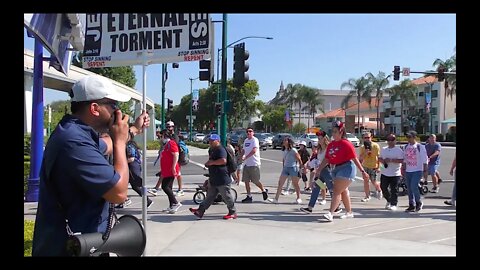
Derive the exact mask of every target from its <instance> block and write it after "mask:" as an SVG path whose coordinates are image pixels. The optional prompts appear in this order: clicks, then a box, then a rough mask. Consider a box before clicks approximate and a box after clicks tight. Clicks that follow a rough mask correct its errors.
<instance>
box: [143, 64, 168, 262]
mask: <svg viewBox="0 0 480 270" xmlns="http://www.w3.org/2000/svg"><path fill="white" fill-rule="evenodd" d="M142 69H143V97H142V110H143V111H144V112H146V111H147V64H146V61H145V63H144V64H143V68H142ZM162 124H163V122H162ZM142 134H143V156H142V165H143V166H142V167H143V170H142V223H143V229H144V230H145V234H147V187H146V186H145V184H146V183H145V182H146V180H147V131H146V130H144V131H143V132H142ZM146 249H147V248H146V247H145V250H144V251H143V254H142V255H145V252H146Z"/></svg>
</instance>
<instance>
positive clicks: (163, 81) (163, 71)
mask: <svg viewBox="0 0 480 270" xmlns="http://www.w3.org/2000/svg"><path fill="white" fill-rule="evenodd" d="M166 82H167V64H162V129H164V128H165V83H166Z"/></svg>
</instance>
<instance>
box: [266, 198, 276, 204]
mask: <svg viewBox="0 0 480 270" xmlns="http://www.w3.org/2000/svg"><path fill="white" fill-rule="evenodd" d="M267 202H271V203H273V204H278V200H277V199H272V198H268V199H267Z"/></svg>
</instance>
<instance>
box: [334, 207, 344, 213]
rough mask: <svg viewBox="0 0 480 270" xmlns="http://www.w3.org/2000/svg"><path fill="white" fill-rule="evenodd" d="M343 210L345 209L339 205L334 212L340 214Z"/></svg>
mask: <svg viewBox="0 0 480 270" xmlns="http://www.w3.org/2000/svg"><path fill="white" fill-rule="evenodd" d="M342 211H343V209H342V208H340V206H338V207H337V209H335V211H333V213H334V214H340V213H341V212H342Z"/></svg>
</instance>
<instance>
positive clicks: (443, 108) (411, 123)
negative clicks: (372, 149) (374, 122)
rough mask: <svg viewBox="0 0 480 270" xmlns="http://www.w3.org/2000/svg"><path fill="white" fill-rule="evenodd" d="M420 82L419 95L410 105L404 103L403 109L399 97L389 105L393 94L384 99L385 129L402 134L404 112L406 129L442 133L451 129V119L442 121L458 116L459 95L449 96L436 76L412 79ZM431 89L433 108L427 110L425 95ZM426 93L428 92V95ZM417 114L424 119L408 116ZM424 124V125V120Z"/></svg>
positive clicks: (417, 94) (416, 83)
mask: <svg viewBox="0 0 480 270" xmlns="http://www.w3.org/2000/svg"><path fill="white" fill-rule="evenodd" d="M412 82H413V83H414V84H415V85H417V91H416V96H417V99H416V100H415V101H413V102H411V105H410V106H405V105H404V108H403V112H401V106H400V101H399V100H397V101H395V103H394V104H393V106H391V105H390V98H389V97H386V98H385V99H384V100H383V110H382V112H384V115H385V118H384V121H385V130H386V131H387V132H391V133H394V134H397V135H400V134H402V129H401V123H400V122H401V115H402V113H403V117H404V125H405V127H404V129H406V130H409V129H416V131H417V132H419V133H424V134H430V133H442V134H446V133H447V132H448V127H449V123H442V121H444V120H448V119H451V118H455V117H456V110H455V108H456V104H457V102H456V96H455V95H454V96H453V97H452V98H451V97H447V96H446V92H445V83H444V82H438V80H437V78H436V77H434V76H429V77H422V78H418V79H415V80H413V81H412ZM429 93H431V105H430V112H429V113H426V111H427V110H426V102H425V99H426V96H427V95H428V94H429ZM426 94H427V95H426ZM415 115H416V116H417V118H418V117H421V118H423V119H414V118H413V119H412V118H410V117H409V116H415ZM422 123H423V124H424V125H421V124H422Z"/></svg>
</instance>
